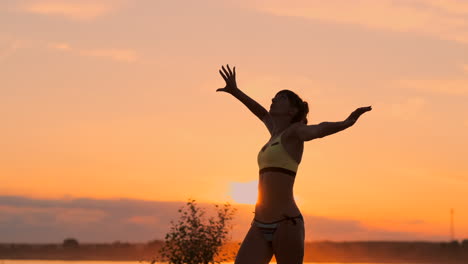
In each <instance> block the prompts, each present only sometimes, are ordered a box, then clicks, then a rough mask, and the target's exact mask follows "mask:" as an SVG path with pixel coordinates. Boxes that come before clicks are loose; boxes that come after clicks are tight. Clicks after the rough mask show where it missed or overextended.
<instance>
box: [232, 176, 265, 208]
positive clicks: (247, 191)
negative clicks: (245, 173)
mask: <svg viewBox="0 0 468 264" xmlns="http://www.w3.org/2000/svg"><path fill="white" fill-rule="evenodd" d="M257 194H258V181H257V180H255V181H250V182H232V183H231V188H230V193H229V195H230V196H231V197H232V199H234V201H235V202H236V203H242V204H255V203H256V202H257Z"/></svg>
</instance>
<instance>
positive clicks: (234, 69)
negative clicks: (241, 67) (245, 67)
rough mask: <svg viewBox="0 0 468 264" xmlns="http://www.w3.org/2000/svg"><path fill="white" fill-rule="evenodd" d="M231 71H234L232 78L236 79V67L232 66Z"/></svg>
mask: <svg viewBox="0 0 468 264" xmlns="http://www.w3.org/2000/svg"><path fill="white" fill-rule="evenodd" d="M232 70H233V71H234V74H233V76H234V78H236V66H234V68H233V69H232Z"/></svg>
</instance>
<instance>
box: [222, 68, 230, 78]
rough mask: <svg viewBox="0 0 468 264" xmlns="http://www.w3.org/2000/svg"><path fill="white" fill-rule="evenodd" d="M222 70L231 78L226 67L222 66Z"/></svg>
mask: <svg viewBox="0 0 468 264" xmlns="http://www.w3.org/2000/svg"><path fill="white" fill-rule="evenodd" d="M221 68H222V69H223V72H224V74H225V75H226V77H229V76H230V74H229V72H228V71H227V70H226V69H225V68H224V66H222V67H221Z"/></svg>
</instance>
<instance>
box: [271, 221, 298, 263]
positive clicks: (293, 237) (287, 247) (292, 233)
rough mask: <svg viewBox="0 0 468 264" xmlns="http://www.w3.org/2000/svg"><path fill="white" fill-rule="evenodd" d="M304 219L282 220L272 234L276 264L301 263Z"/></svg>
mask: <svg viewBox="0 0 468 264" xmlns="http://www.w3.org/2000/svg"><path fill="white" fill-rule="evenodd" d="M304 239H305V232H304V221H303V220H302V219H296V224H294V223H293V222H292V221H290V220H288V221H283V222H281V223H280V224H279V226H278V229H276V232H275V234H274V236H273V251H274V253H275V257H276V261H277V263H278V264H302V261H303V259H304Z"/></svg>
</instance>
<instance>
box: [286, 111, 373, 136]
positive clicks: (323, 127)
mask: <svg viewBox="0 0 468 264" xmlns="http://www.w3.org/2000/svg"><path fill="white" fill-rule="evenodd" d="M371 110H372V107H371V106H367V107H360V108H358V109H356V110H354V112H352V113H351V114H350V115H349V117H348V118H346V120H344V121H340V122H322V123H320V124H318V125H306V124H300V125H298V126H297V127H296V128H295V129H294V134H295V136H297V137H298V138H299V139H300V140H302V141H310V140H312V139H315V138H322V137H326V136H328V135H331V134H335V133H336V132H339V131H341V130H344V129H346V128H348V127H350V126H352V125H354V123H356V121H357V120H358V119H359V117H360V116H361V115H362V114H364V113H365V112H367V111H371Z"/></svg>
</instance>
